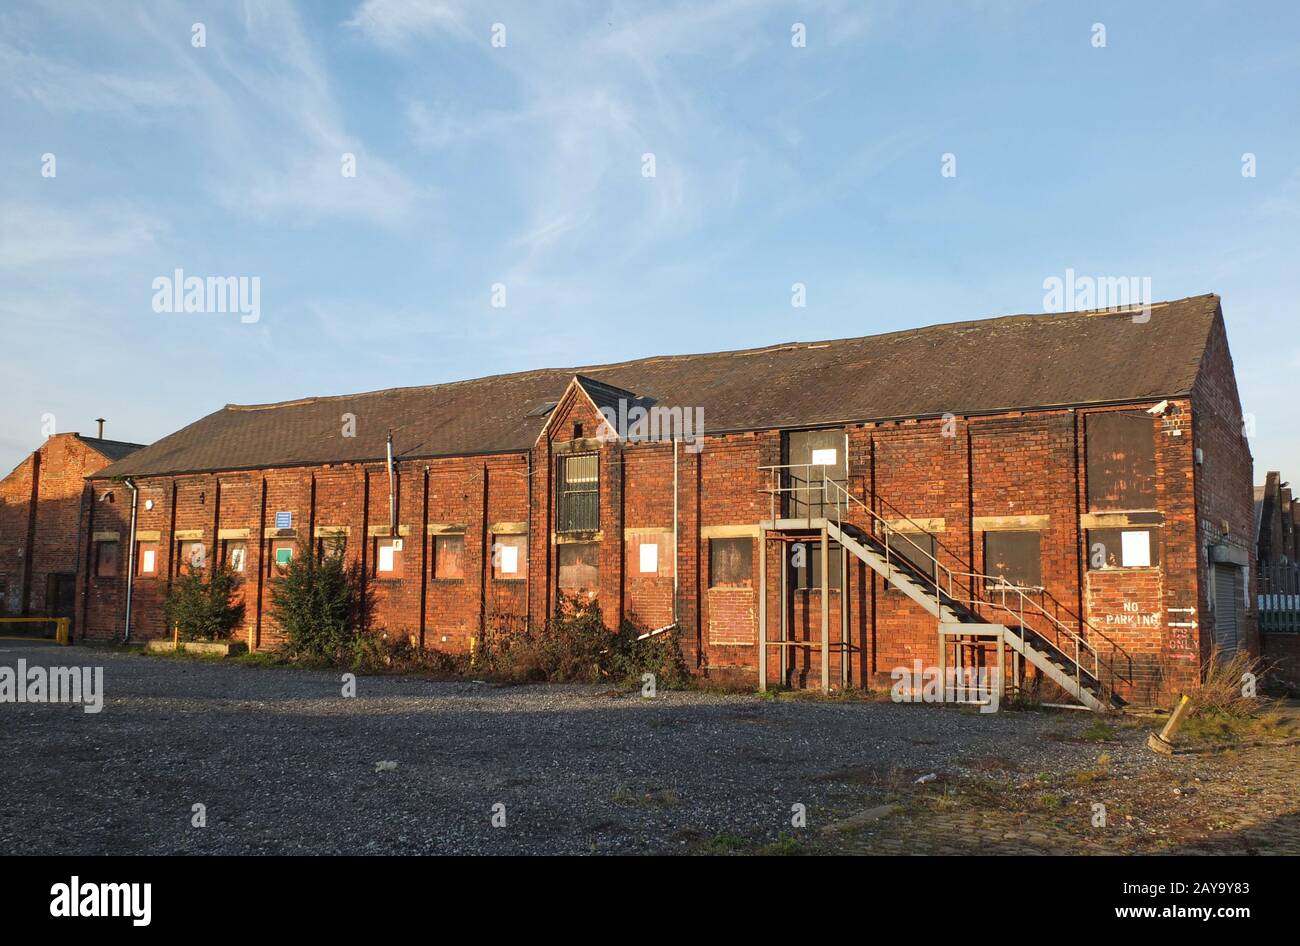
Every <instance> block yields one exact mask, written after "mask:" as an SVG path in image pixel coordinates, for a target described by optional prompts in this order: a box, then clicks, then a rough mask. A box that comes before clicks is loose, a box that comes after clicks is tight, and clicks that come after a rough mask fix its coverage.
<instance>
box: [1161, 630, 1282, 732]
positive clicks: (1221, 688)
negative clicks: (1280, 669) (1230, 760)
mask: <svg viewBox="0 0 1300 946" xmlns="http://www.w3.org/2000/svg"><path fill="white" fill-rule="evenodd" d="M1263 677H1264V666H1263V662H1262V661H1261V660H1259V659H1258V658H1255V657H1252V656H1250V655H1249V654H1247V653H1242V652H1238V653H1236V654H1234V655H1233V656H1232V657H1229V658H1227V659H1224V658H1223V657H1221V656H1220V655H1219V651H1218V649H1217V648H1216V649H1215V650H1214V652H1213V653H1211V654H1210V658H1209V660H1207V661H1206V663H1205V666H1204V667H1203V668H1202V672H1201V680H1202V683H1201V686H1200V687H1198V688H1197V689H1196V690H1195V691H1193V692H1192V693H1191V694H1190V695H1191V706H1190V707H1189V708H1188V714H1187V717H1186V718H1185V720H1184V721H1183V725H1182V728H1181V729H1180V730H1179V732H1178V733H1177V734H1176V735H1175V736H1174V741H1175V743H1181V744H1183V745H1184V746H1187V747H1191V748H1195V747H1196V746H1198V745H1199V746H1202V747H1207V748H1210V747H1216V746H1228V745H1233V744H1235V743H1240V742H1245V741H1255V740H1260V741H1273V740H1278V739H1289V738H1294V737H1295V735H1296V729H1297V727H1296V724H1295V720H1294V719H1293V718H1289V717H1286V716H1283V715H1282V714H1281V713H1279V712H1278V711H1277V708H1276V707H1277V704H1275V703H1274V702H1273V701H1272V700H1269V699H1267V698H1266V697H1263V696H1260V695H1259V688H1260V687H1261V686H1262V681H1263Z"/></svg>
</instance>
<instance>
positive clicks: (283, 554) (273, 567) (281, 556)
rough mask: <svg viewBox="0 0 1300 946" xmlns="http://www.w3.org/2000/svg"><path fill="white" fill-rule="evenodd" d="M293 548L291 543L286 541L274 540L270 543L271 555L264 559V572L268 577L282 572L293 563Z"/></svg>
mask: <svg viewBox="0 0 1300 946" xmlns="http://www.w3.org/2000/svg"><path fill="white" fill-rule="evenodd" d="M293 556H294V547H293V542H292V541H290V540H287V539H276V540H275V541H273V542H272V543H271V554H270V555H268V556H267V557H266V562H267V566H266V570H267V574H268V575H275V574H278V573H280V572H283V571H284V570H285V569H286V568H288V567H289V563H290V562H292V561H293Z"/></svg>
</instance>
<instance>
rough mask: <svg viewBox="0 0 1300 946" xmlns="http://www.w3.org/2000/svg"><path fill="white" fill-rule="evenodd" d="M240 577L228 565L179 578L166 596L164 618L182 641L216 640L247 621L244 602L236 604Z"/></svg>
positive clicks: (194, 570)
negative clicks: (176, 631)
mask: <svg viewBox="0 0 1300 946" xmlns="http://www.w3.org/2000/svg"><path fill="white" fill-rule="evenodd" d="M238 589H239V578H238V576H237V575H235V573H234V572H232V571H231V570H230V569H229V568H227V567H226V566H225V565H217V566H215V567H213V568H195V569H192V570H191V571H190V572H189V573H188V574H184V575H177V576H176V579H175V580H174V581H173V582H172V584H171V587H170V588H168V589H167V592H166V594H165V595H164V596H163V605H162V611H163V617H164V618H165V619H166V621H167V626H168V627H174V628H177V629H178V631H179V633H180V637H181V640H187V641H196V640H205V641H216V640H222V639H224V638H226V637H229V636H230V633H231V631H233V630H234V629H235V628H237V627H239V625H240V624H242V623H243V622H244V605H243V602H238V603H236V602H235V600H234V597H235V592H236V591H237V590H238Z"/></svg>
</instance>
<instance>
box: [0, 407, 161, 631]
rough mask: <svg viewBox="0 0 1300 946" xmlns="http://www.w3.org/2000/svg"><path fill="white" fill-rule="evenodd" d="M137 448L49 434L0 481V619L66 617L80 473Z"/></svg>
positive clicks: (70, 610) (71, 594) (84, 489)
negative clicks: (38, 446)
mask: <svg viewBox="0 0 1300 946" xmlns="http://www.w3.org/2000/svg"><path fill="white" fill-rule="evenodd" d="M140 446H141V445H140V444H137V443H122V442H120V441H116V440H104V439H102V438H95V437H83V436H82V435H81V434H76V433H69V434H54V435H53V436H51V437H50V438H49V439H47V440H46V441H45V443H43V444H41V446H40V449H38V450H35V451H34V452H32V453H31V454H30V455H28V457H27V458H26V459H24V460H23V462H22V463H20V464H18V466H16V467H15V468H14V469H13V471H12V472H11V473H10V474H9V475H8V476H6V477H5V478H4V479H3V480H0V617H22V616H27V615H40V616H54V617H73V614H74V604H75V588H76V577H77V572H78V570H79V568H78V565H79V561H78V560H79V555H78V552H79V550H80V549H81V548H83V547H84V545H83V544H82V543H81V542H79V540H78V530H79V528H80V525H81V523H80V517H81V515H82V514H83V510H84V506H85V502H84V500H85V498H86V497H87V496H88V495H89V492H88V491H89V487H88V485H87V482H86V477H87V476H89V475H90V474H92V473H95V472H96V471H98V470H100V469H103V468H104V467H106V466H108V464H110V463H112V462H114V461H116V460H120V459H122V458H123V457H125V456H128V455H129V454H131V453H132V452H133V451H136V450H139V449H140Z"/></svg>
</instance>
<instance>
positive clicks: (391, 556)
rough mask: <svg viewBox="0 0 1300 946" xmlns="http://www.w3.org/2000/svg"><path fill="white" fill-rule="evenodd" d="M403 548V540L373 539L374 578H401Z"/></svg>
mask: <svg viewBox="0 0 1300 946" xmlns="http://www.w3.org/2000/svg"><path fill="white" fill-rule="evenodd" d="M405 548H406V540H405V539H400V538H398V539H382V538H377V539H375V547H374V553H375V564H374V569H375V577H376V578H401V577H402V552H403V551H404V550H405Z"/></svg>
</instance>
